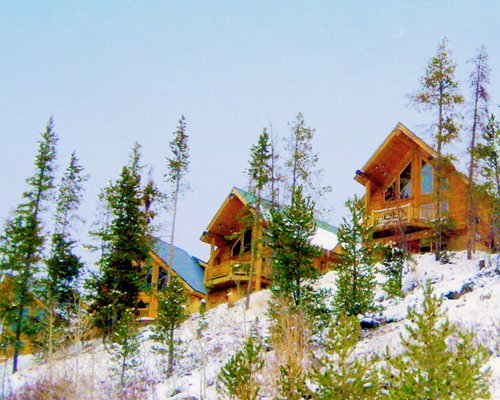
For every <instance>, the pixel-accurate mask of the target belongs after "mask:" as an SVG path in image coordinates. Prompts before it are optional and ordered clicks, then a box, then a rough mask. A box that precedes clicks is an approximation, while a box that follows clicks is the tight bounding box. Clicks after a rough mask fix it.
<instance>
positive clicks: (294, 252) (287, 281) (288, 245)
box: [267, 185, 320, 307]
mask: <svg viewBox="0 0 500 400" xmlns="http://www.w3.org/2000/svg"><path fill="white" fill-rule="evenodd" d="M315 230H316V223H315V220H314V202H312V201H311V199H310V198H309V197H307V198H306V197H304V195H303V193H302V186H300V185H299V186H297V188H296V189H295V194H294V195H293V200H292V204H291V206H290V207H287V208H283V209H281V210H271V221H270V222H269V226H268V232H267V235H268V244H269V247H270V248H271V249H272V250H273V258H272V260H271V262H272V274H271V275H272V276H271V278H272V281H273V286H272V291H273V292H274V293H275V294H277V295H278V296H279V297H284V298H287V299H289V300H290V302H291V303H293V304H294V305H295V307H300V306H301V305H304V304H303V303H304V300H305V299H307V298H310V297H307V294H306V293H307V292H312V291H313V288H312V283H313V281H314V280H315V279H317V278H318V270H317V269H316V268H315V267H314V264H313V259H314V257H317V256H319V254H320V251H319V249H318V247H317V246H315V245H313V244H311V239H312V237H313V235H314V233H315Z"/></svg>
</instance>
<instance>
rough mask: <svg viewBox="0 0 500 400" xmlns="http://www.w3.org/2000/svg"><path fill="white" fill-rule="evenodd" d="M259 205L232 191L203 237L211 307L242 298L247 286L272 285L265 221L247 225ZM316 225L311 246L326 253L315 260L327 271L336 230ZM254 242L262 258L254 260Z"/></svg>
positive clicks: (332, 258)
mask: <svg viewBox="0 0 500 400" xmlns="http://www.w3.org/2000/svg"><path fill="white" fill-rule="evenodd" d="M257 204H258V202H257V198H256V197H255V196H253V195H252V194H251V193H248V192H246V191H244V190H242V189H238V188H233V189H232V190H231V192H230V193H229V195H228V196H227V198H226V199H225V200H224V202H223V203H222V205H221V206H220V208H219V210H218V211H217V213H216V214H215V216H214V217H213V219H212V221H211V222H210V223H209V225H208V226H207V229H206V230H205V232H203V234H202V236H201V240H202V241H203V242H205V243H207V244H209V245H210V257H209V260H208V263H207V265H206V268H205V277H204V281H205V287H206V290H207V293H208V304H207V305H208V306H209V307H212V306H215V305H217V304H221V303H225V302H229V303H230V304H231V303H232V302H234V301H236V300H238V299H240V298H241V297H242V296H243V295H244V294H245V293H246V288H247V287H248V285H251V286H252V291H257V290H260V289H262V288H265V287H268V286H269V285H270V283H271V281H270V278H271V250H270V249H269V248H268V247H266V246H265V244H264V242H263V241H262V240H261V239H262V237H263V235H264V230H265V228H266V222H265V221H263V223H262V225H261V226H258V227H254V226H253V224H252V223H249V222H248V221H251V219H252V216H253V215H254V212H255V211H254V210H255V207H256V206H257ZM316 225H317V229H316V234H315V236H314V237H313V239H312V243H313V244H316V245H318V246H320V247H321V248H322V249H323V252H322V255H321V256H320V257H318V258H317V259H316V260H315V266H316V268H318V269H319V270H320V271H326V270H329V269H331V266H332V264H333V263H336V262H337V254H336V251H337V247H338V246H337V244H338V243H337V235H336V232H337V230H336V228H334V227H333V226H330V225H328V224H326V223H324V222H321V221H316ZM252 241H255V243H256V246H258V249H257V251H256V252H255V254H259V255H260V256H259V258H258V259H255V260H252V251H251V249H252ZM254 257H255V256H254Z"/></svg>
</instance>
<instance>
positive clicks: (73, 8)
mask: <svg viewBox="0 0 500 400" xmlns="http://www.w3.org/2000/svg"><path fill="white" fill-rule="evenodd" d="M499 19H500V2H498V1H494V0H491V1H480V0H477V1H404V0H398V1H382V0H381V1H291V0H287V1H263V0H262V1H237V0H231V1H229V0H228V1H157V2H156V1H102V0H94V1H92V0H88V1H68V0H64V1H63V0H61V1H50V0H43V1H30V0H24V1H17V0H14V1H10V0H2V1H1V2H0V54H1V61H0V138H1V147H0V182H1V184H2V185H1V187H2V195H1V197H0V218H1V219H2V220H4V219H5V218H6V217H7V215H8V213H9V211H10V210H11V208H12V207H13V206H14V205H15V204H17V203H18V202H19V198H20V194H21V192H22V191H23V189H24V188H25V183H24V180H25V178H26V177H28V176H29V175H30V174H31V172H32V164H31V163H32V157H33V154H34V152H35V149H36V141H37V139H38V133H39V132H40V131H41V130H42V129H43V127H44V126H45V124H46V121H47V119H48V118H49V116H50V115H53V116H54V119H55V124H56V132H57V133H58V134H59V136H60V144H59V162H60V164H61V165H63V166H64V165H65V164H66V163H67V161H68V158H69V155H70V153H71V151H72V150H76V152H77V154H78V156H79V157H80V159H81V162H82V163H83V165H84V166H85V168H86V171H87V172H88V173H89V174H90V176H91V178H90V181H89V182H88V184H87V192H86V199H85V202H84V204H83V207H82V214H83V215H84V217H85V218H86V219H87V222H88V223H90V222H92V221H94V220H95V209H96V197H97V193H98V191H99V189H100V188H102V187H103V186H105V185H106V183H107V182H108V181H109V180H111V179H115V178H116V177H117V175H118V173H119V170H120V168H121V166H122V165H123V164H124V163H125V162H126V160H127V156H128V153H129V151H130V149H131V147H132V145H133V143H134V142H135V141H138V142H140V143H141V144H142V145H143V147H144V148H143V155H144V162H145V163H147V164H148V165H151V166H152V167H153V168H154V176H155V178H156V180H157V181H158V183H160V186H161V177H162V175H163V173H164V172H165V162H164V159H165V156H167V155H168V141H169V140H170V139H171V133H172V131H174V130H175V127H176V125H177V121H178V119H179V117H180V115H181V114H184V115H185V116H186V119H187V131H188V134H189V135H190V147H191V172H190V174H189V181H190V186H191V191H190V192H188V193H187V194H186V195H185V197H184V199H183V201H182V202H181V204H180V212H179V216H178V229H177V239H176V244H177V245H179V246H181V247H183V248H184V249H186V250H187V251H189V252H191V253H193V254H194V255H196V256H199V257H201V258H207V256H208V246H207V245H205V244H203V243H201V242H200V241H199V237H200V235H201V233H202V232H203V230H204V229H205V227H206V226H207V225H208V223H209V222H210V220H211V218H212V217H213V215H214V213H215V211H216V210H217V209H218V207H219V205H220V204H221V203H222V201H223V200H224V198H225V196H226V195H227V194H228V193H229V191H230V189H231V187H232V186H240V187H244V186H245V185H246V182H247V180H246V177H245V174H244V170H245V168H246V167H247V162H248V158H249V148H250V146H251V145H252V144H254V143H255V142H256V140H257V136H258V135H259V133H260V132H261V130H262V127H264V126H266V125H268V124H269V123H272V126H273V129H274V132H275V133H277V134H278V135H279V136H286V135H287V134H288V125H287V124H288V122H290V121H291V120H293V119H294V117H295V116H296V114H297V113H298V112H302V113H303V114H304V116H305V119H306V123H307V124H308V125H309V126H311V127H313V128H315V129H316V137H315V143H314V145H315V147H316V150H318V151H319V156H320V165H321V166H322V167H323V168H324V169H325V183H326V184H330V185H331V186H332V187H333V192H332V193H331V195H329V196H328V198H326V199H324V200H325V203H327V204H330V205H331V206H333V209H334V211H333V212H332V214H331V215H330V216H328V220H329V222H331V223H334V224H337V223H338V222H339V221H340V219H341V217H342V215H343V213H344V209H343V206H342V204H343V202H344V201H345V200H346V199H347V198H348V197H350V196H352V194H353V193H361V191H362V190H361V189H362V187H361V186H360V185H359V184H357V183H356V182H354V180H353V176H354V172H355V170H356V169H358V168H360V167H362V165H363V164H364V163H365V161H366V160H367V159H368V158H369V156H370V155H371V154H372V153H373V151H374V150H375V149H376V147H377V146H378V145H379V144H380V143H381V142H382V140H383V139H384V138H385V137H386V135H387V134H388V133H389V132H390V131H391V130H392V128H393V127H394V125H395V124H396V123H397V122H398V121H401V122H403V123H404V124H405V125H407V126H408V127H409V128H410V129H412V130H413V131H414V132H415V133H417V134H418V135H420V136H421V137H423V138H424V139H426V138H428V133H427V128H426V127H427V126H428V124H429V122H430V116H429V115H428V114H419V113H417V112H416V111H415V110H414V109H413V108H412V107H410V106H409V100H408V99H407V94H409V93H412V92H415V91H416V90H417V88H418V79H419V77H420V76H421V75H422V74H423V71H424V68H425V65H426V63H427V60H428V59H429V58H430V57H431V56H433V55H434V54H435V51H436V47H437V44H438V42H439V40H440V39H441V38H443V37H444V36H447V37H448V38H449V47H450V48H451V49H452V50H453V52H454V53H453V57H454V59H455V61H456V62H457V64H458V69H457V74H458V77H459V78H460V79H461V80H462V81H465V79H466V78H467V75H468V72H469V70H470V65H467V64H466V60H467V59H469V58H470V57H472V56H473V55H474V54H475V51H476V48H478V47H479V46H480V45H482V44H484V45H486V47H487V49H488V52H489V55H490V66H491V69H492V74H491V85H490V92H491V95H492V99H493V104H499V103H500V89H499V82H500V51H499V50H500V24H499V22H498V21H499ZM463 94H465V95H468V94H469V90H468V88H467V87H466V86H465V85H464V86H463ZM495 109H496V110H498V109H497V107H495ZM462 147H463V146H462ZM454 150H455V151H457V152H458V153H459V155H461V156H464V153H463V151H462V150H461V148H460V146H457V147H456V149H454ZM61 169H62V168H61ZM163 222H164V223H163V228H162V231H161V234H160V236H162V237H164V238H165V237H167V234H168V232H169V228H168V220H167V218H165V220H164V221H163ZM86 229H88V227H87V228H86Z"/></svg>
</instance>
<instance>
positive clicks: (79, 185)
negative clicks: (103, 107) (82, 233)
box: [46, 153, 88, 314]
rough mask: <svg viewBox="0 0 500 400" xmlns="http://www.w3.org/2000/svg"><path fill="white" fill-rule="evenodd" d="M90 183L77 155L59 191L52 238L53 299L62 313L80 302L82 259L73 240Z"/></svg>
mask: <svg viewBox="0 0 500 400" xmlns="http://www.w3.org/2000/svg"><path fill="white" fill-rule="evenodd" d="M87 180H88V177H87V176H86V175H83V167H82V166H81V165H80V164H79V160H78V158H77V157H76V154H75V153H72V154H71V158H70V162H69V164H68V167H67V168H66V171H65V173H64V176H63V177H62V180H61V183H60V185H59V189H58V196H57V201H56V208H55V213H54V217H55V229H54V233H53V235H52V243H51V246H52V248H51V253H50V257H49V258H48V259H47V260H46V264H47V275H48V277H47V278H48V282H47V283H48V287H47V289H48V290H47V291H46V295H47V296H46V297H47V300H49V297H50V299H51V300H53V301H54V302H55V303H56V304H57V307H58V310H57V312H58V314H61V313H62V312H64V311H66V312H68V311H69V306H70V305H71V304H74V302H75V300H77V298H76V296H75V294H76V290H77V287H76V285H77V279H78V277H79V275H80V273H81V270H82V268H83V263H82V261H81V260H80V258H79V257H78V256H77V255H76V254H74V247H75V245H76V243H77V242H76V241H75V240H74V239H72V238H71V233H72V232H71V231H72V230H73V229H74V223H75V222H77V221H78V219H79V217H78V216H77V214H76V213H77V211H78V207H79V206H80V202H81V199H82V195H83V184H84V183H85V181H87Z"/></svg>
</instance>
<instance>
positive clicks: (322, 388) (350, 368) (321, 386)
mask: <svg viewBox="0 0 500 400" xmlns="http://www.w3.org/2000/svg"><path fill="white" fill-rule="evenodd" d="M360 334H361V327H360V324H359V320H358V318H357V317H354V316H352V317H347V316H341V317H340V318H339V319H338V321H337V322H336V323H335V324H334V325H333V326H332V327H331V328H330V329H329V330H328V333H327V335H326V338H325V340H324V341H323V343H322V344H323V345H324V350H325V353H326V354H324V355H322V356H319V357H315V361H316V364H317V367H315V368H313V371H312V373H311V374H310V376H309V378H310V380H311V382H312V384H313V386H314V387H316V388H317V389H316V390H314V391H311V398H312V399H318V400H330V399H345V400H349V399H350V400H357V399H376V398H378V394H379V387H378V381H377V377H376V375H375V373H374V371H373V369H372V367H371V364H370V361H369V360H366V359H358V358H353V357H352V355H353V352H354V349H355V348H356V344H357V343H358V341H359V337H360Z"/></svg>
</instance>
